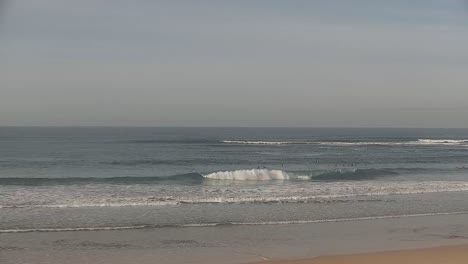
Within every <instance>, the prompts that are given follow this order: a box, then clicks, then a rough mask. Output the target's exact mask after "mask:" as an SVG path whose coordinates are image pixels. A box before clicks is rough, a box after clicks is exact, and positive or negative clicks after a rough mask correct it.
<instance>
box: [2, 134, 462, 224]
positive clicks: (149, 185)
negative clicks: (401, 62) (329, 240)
mask: <svg viewBox="0 0 468 264" xmlns="http://www.w3.org/2000/svg"><path fill="white" fill-rule="evenodd" d="M467 199H468V130H467V129H389V128H379V129H377V128H373V129H370V128H130V127H127V128H126V127H106V128H96V127H66V128H60V127H47V128H40V127H34V128H33V127H2V128H0V232H2V233H8V232H10V233H11V232H34V231H43V232H46V231H60V230H70V231H73V230H108V229H133V228H135V229H143V228H167V227H170V228H177V227H187V226H222V225H275V224H294V223H309V222H324V221H352V220H359V219H374V218H375V219H380V218H393V217H401V216H411V215H433V214H457V213H463V212H467V211H468V203H467V202H466V201H467Z"/></svg>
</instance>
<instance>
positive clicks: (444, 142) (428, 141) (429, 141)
mask: <svg viewBox="0 0 468 264" xmlns="http://www.w3.org/2000/svg"><path fill="white" fill-rule="evenodd" d="M417 142H418V143H419V144H422V145H465V144H468V139H418V141H417Z"/></svg>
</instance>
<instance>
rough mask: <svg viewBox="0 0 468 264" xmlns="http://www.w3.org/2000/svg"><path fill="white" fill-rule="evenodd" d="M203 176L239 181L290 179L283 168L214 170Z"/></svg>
mask: <svg viewBox="0 0 468 264" xmlns="http://www.w3.org/2000/svg"><path fill="white" fill-rule="evenodd" d="M203 177H205V178H207V179H216V180H238V181H270V180H289V179H290V176H289V175H288V173H286V172H284V171H281V170H267V169H256V170H255V169H253V170H236V171H220V172H214V173H210V174H207V175H204V176H203Z"/></svg>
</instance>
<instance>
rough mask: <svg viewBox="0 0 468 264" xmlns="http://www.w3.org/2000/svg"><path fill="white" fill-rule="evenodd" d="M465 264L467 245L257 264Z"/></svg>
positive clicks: (260, 263) (466, 260)
mask: <svg viewBox="0 0 468 264" xmlns="http://www.w3.org/2000/svg"><path fill="white" fill-rule="evenodd" d="M341 263H347V264H375V263H379V264H395V263H399V264H406V263H408V264H465V263H468V245H462V246H446V247H437V248H425V249H413V250H398V251H387V252H377V253H367V254H356V255H342V256H322V257H317V258H312V259H302V260H276V261H275V260H271V261H263V262H257V264H341Z"/></svg>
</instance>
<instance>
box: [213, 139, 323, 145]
mask: <svg viewBox="0 0 468 264" xmlns="http://www.w3.org/2000/svg"><path fill="white" fill-rule="evenodd" d="M222 142H223V143H226V144H241V145H286V144H309V143H314V142H300V141H252V140H223V141H222Z"/></svg>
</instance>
